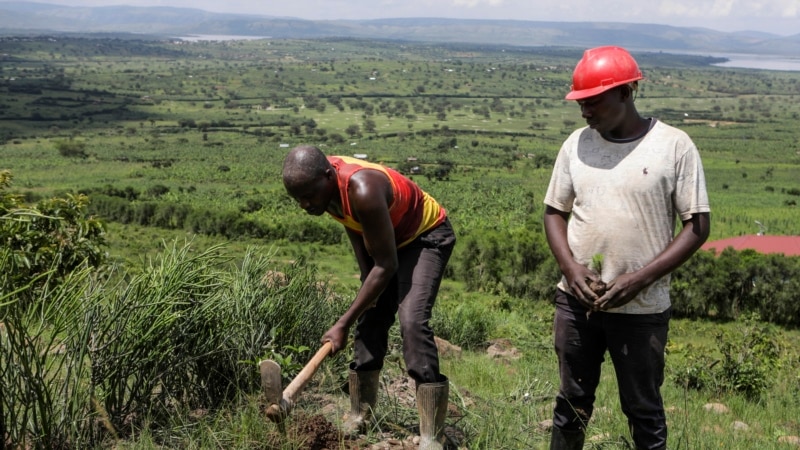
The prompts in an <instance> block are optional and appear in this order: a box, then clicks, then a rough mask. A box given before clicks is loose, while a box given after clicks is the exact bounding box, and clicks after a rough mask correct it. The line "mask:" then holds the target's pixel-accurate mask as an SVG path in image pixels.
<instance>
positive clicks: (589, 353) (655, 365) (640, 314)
mask: <svg viewBox="0 0 800 450" xmlns="http://www.w3.org/2000/svg"><path fill="white" fill-rule="evenodd" d="M642 79H643V77H642V72H641V71H640V70H639V66H638V64H637V63H636V61H635V60H634V59H633V57H632V56H631V55H630V53H628V51H626V50H625V49H623V48H620V47H598V48H593V49H589V50H586V51H585V52H584V55H583V58H582V59H581V60H580V61H579V62H578V64H577V66H576V67H575V70H574V72H573V75H572V89H571V90H570V92H569V93H568V94H567V96H566V98H567V99H568V100H575V101H577V103H578V106H580V109H581V116H582V117H583V118H584V119H585V120H586V124H587V126H586V127H583V128H581V129H578V130H576V131H575V132H573V133H572V134H571V135H570V136H569V138H567V140H566V141H564V143H563V145H562V146H561V150H560V151H559V154H558V157H557V158H556V162H555V167H554V169H553V173H552V176H551V179H550V185H549V187H548V189H547V194H546V196H545V199H544V203H545V205H546V208H545V213H544V225H545V231H546V233H547V241H548V244H549V245H550V249H551V251H552V253H553V255H554V256H555V258H556V261H557V262H558V266H559V268H560V269H561V273H562V278H561V281H560V282H559V283H558V286H557V289H556V295H555V305H556V314H555V326H554V334H555V338H554V340H555V350H556V354H557V355H558V362H559V373H560V377H561V383H560V388H559V393H558V395H557V396H556V404H555V407H554V411H553V430H552V437H551V441H550V448H551V449H580V448H582V447H583V441H584V432H585V429H586V425H587V423H588V421H589V419H590V418H591V416H592V410H593V408H594V400H595V390H596V388H597V385H598V383H599V381H600V367H601V364H602V362H603V359H604V357H605V353H606V351H608V353H609V355H610V357H611V361H612V362H613V364H614V370H615V372H616V375H617V384H618V389H619V397H620V403H621V405H622V411H623V413H625V416H626V417H627V419H628V424H629V426H630V429H631V432H632V434H633V436H632V437H633V441H634V443H635V445H636V448H637V449H665V448H666V446H667V423H666V417H665V414H664V404H663V400H662V398H661V384H662V383H663V381H664V348H665V346H666V344H667V331H668V327H669V318H670V311H671V303H670V298H669V283H670V273H671V272H672V271H673V270H675V269H676V268H677V267H679V266H680V265H681V264H683V263H684V262H685V261H686V260H687V259H688V258H689V257H690V256H691V255H692V254H693V253H694V252H695V251H697V249H699V248H700V246H701V245H702V244H703V242H705V240H706V238H707V237H708V233H709V211H710V209H709V204H708V195H707V193H706V186H705V176H704V173H703V166H702V163H701V160H700V155H699V153H698V151H697V148H696V147H695V145H694V144H693V143H692V140H691V139H690V138H689V136H687V135H686V133H684V132H683V131H681V130H678V129H676V128H674V127H671V126H669V125H667V124H665V123H663V122H661V121H659V120H657V119H655V118H652V117H651V118H645V117H642V116H641V115H640V114H639V112H638V111H637V110H636V106H635V104H634V100H635V99H636V93H637V91H638V83H639V81H640V80H642ZM676 216H679V217H680V220H681V222H682V224H683V225H682V227H681V228H680V231H679V232H678V233H677V234H676V233H675V231H676V227H675V223H676V220H675V219H676ZM593 261H594V263H593ZM599 261H602V264H599Z"/></svg>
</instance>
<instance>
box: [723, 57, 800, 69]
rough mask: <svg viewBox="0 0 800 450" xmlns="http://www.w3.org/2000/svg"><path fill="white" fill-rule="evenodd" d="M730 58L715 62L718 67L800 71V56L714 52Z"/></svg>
mask: <svg viewBox="0 0 800 450" xmlns="http://www.w3.org/2000/svg"><path fill="white" fill-rule="evenodd" d="M710 56H718V57H721V58H728V61H726V62H723V63H719V64H714V65H715V66H718V67H738V68H742V69H764V70H784V71H795V72H800V58H791V57H788V56H780V55H751V54H712V55H710Z"/></svg>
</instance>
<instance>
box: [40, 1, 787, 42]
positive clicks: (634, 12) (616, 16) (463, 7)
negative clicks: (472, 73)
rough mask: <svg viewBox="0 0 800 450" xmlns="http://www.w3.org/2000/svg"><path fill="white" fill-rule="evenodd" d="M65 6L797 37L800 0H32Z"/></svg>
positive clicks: (315, 18) (306, 17)
mask: <svg viewBox="0 0 800 450" xmlns="http://www.w3.org/2000/svg"><path fill="white" fill-rule="evenodd" d="M37 1H38V2H40V3H51V4H61V5H67V6H110V5H130V6H176V7H186V8H197V9H202V10H206V11H212V12H225V13H245V14H258V15H267V16H282V17H297V18H302V19H312V20H335V19H383V18H399V17H444V18H455V19H516V20H536V21H555V22H626V23H651V24H662V25H673V26H690V27H703V28H710V29H712V30H717V31H763V32H768V33H773V34H778V35H782V36H789V35H794V34H798V33H800V0H37Z"/></svg>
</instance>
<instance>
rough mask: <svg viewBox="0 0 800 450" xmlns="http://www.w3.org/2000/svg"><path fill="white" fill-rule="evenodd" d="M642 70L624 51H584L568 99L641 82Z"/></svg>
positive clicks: (580, 97) (618, 49)
mask: <svg viewBox="0 0 800 450" xmlns="http://www.w3.org/2000/svg"><path fill="white" fill-rule="evenodd" d="M642 78H644V77H643V76H642V71H641V70H639V65H638V64H636V61H635V60H634V59H633V56H631V54H630V53H628V51H627V50H625V49H624V48H621V47H613V46H606V47H597V48H590V49H589V50H586V51H585V52H583V58H581V60H580V61H578V65H576V66H575V71H574V72H572V90H570V92H569V94H567V97H566V99H567V100H580V99H583V98H587V97H592V96H595V95H598V94H601V93H603V92H605V91H607V90H609V89H611V88H613V87H616V86H619V85H622V84H626V83H631V82H633V81H636V80H641V79H642Z"/></svg>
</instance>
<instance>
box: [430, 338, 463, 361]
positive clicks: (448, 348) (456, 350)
mask: <svg viewBox="0 0 800 450" xmlns="http://www.w3.org/2000/svg"><path fill="white" fill-rule="evenodd" d="M433 339H434V341H435V342H436V348H437V349H438V350H439V356H440V357H442V358H448V357H454V356H455V357H458V356H461V347H459V346H457V345H455V344H451V343H450V342H447V341H446V340H444V339H442V338H440V337H439V336H434V337H433Z"/></svg>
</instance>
